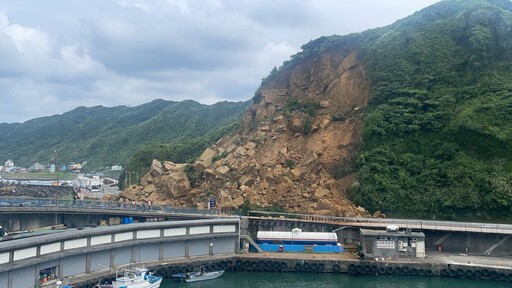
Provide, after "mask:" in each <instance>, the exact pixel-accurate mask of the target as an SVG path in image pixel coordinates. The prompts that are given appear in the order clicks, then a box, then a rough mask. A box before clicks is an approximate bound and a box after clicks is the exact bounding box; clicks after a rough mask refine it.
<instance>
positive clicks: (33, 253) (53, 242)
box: [0, 218, 240, 288]
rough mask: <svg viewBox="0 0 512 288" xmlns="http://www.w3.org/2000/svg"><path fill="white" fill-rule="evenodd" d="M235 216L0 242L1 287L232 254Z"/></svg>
mask: <svg viewBox="0 0 512 288" xmlns="http://www.w3.org/2000/svg"><path fill="white" fill-rule="evenodd" d="M239 241H240V234H239V219H238V218H230V219H229V218H225V219H202V220H185V221H164V222H155V223H139V224H130V225H117V226H109V227H97V228H85V229H83V230H77V229H66V230H65V231H63V232H59V233H54V234H47V235H42V236H37V237H29V238H25V239H17V240H10V241H2V242H0V287H5V288H29V287H54V286H51V285H52V283H55V282H56V281H57V279H61V280H62V279H63V280H64V282H65V283H73V278H74V277H78V276H81V277H84V275H85V276H87V275H91V276H90V277H92V275H94V274H95V273H99V272H102V271H107V272H112V271H113V270H114V269H115V268H117V267H122V266H127V265H130V264H131V263H133V262H137V263H146V262H158V263H165V261H170V260H172V259H183V258H190V257H197V256H212V257H213V255H234V254H235V253H236V252H237V251H238V247H239Z"/></svg>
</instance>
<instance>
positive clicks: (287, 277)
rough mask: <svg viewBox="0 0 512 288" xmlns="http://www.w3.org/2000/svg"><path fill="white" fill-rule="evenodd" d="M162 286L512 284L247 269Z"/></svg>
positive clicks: (476, 287) (455, 287)
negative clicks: (251, 270) (250, 271)
mask: <svg viewBox="0 0 512 288" xmlns="http://www.w3.org/2000/svg"><path fill="white" fill-rule="evenodd" d="M160 287H161V288H171V287H189V288H195V287H203V288H207V287H216V288H220V287H223V288H231V287H233V288H235V287H236V288H240V287H243V288H246V287H261V288H270V287H278V288H319V287H322V288H331V287H332V288H334V287H336V288H340V287H347V288H348V287H350V288H370V287H372V288H410V287H419V288H429V287H432V288H434V287H435V288H491V287H492V288H501V287H512V286H511V285H510V283H505V282H495V281H486V280H466V279H450V278H440V277H411V276H368V275H366V276H353V275H347V274H328V273H324V274H307V273H248V272H226V273H225V274H224V275H223V276H222V277H221V278H218V279H214V280H209V281H204V282H198V283H190V284H189V283H183V282H180V281H179V280H164V282H163V283H162V285H161V286H160Z"/></svg>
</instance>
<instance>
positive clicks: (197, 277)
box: [173, 268, 224, 283]
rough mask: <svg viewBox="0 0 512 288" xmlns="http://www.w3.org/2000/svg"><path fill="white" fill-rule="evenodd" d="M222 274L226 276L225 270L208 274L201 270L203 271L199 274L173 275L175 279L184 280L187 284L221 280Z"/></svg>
mask: <svg viewBox="0 0 512 288" xmlns="http://www.w3.org/2000/svg"><path fill="white" fill-rule="evenodd" d="M222 274H224V270H217V271H209V272H206V271H204V270H203V269H202V268H201V271H199V272H189V273H179V274H175V275H173V277H175V278H182V279H184V280H185V282H187V283H192V282H199V281H206V280H211V279H215V278H219V277H220V276H222Z"/></svg>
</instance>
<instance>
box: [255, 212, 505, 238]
mask: <svg viewBox="0 0 512 288" xmlns="http://www.w3.org/2000/svg"><path fill="white" fill-rule="evenodd" d="M248 215H249V216H250V217H251V216H252V217H260V218H265V217H267V218H272V219H276V220H289V221H304V222H324V223H331V224H337V225H345V226H355V227H369V228H386V226H387V225H397V226H398V227H400V228H403V229H406V228H410V229H415V230H438V231H456V232H476V233H496V234H512V225H510V224H497V223H475V222H454V221H433V220H415V219H388V218H355V217H333V216H323V215H309V214H294V213H282V212H264V211H249V213H248Z"/></svg>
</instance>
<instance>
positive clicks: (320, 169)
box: [121, 51, 369, 216]
mask: <svg viewBox="0 0 512 288" xmlns="http://www.w3.org/2000/svg"><path fill="white" fill-rule="evenodd" d="M368 86H369V85H368V80H367V78H366V74H365V70H364V67H363V66H362V65H361V63H360V62H359V60H358V57H357V53H356V52H351V53H349V54H346V53H345V54H344V53H342V52H336V51H330V52H326V53H323V54H320V56H317V57H315V58H313V59H309V60H308V61H303V62H302V63H300V64H298V65H296V66H295V67H293V68H290V69H287V70H285V71H281V72H279V73H278V74H277V75H274V76H273V78H272V79H271V80H268V81H265V83H264V84H263V85H262V87H261V88H260V89H259V96H260V97H259V100H258V101H257V103H255V104H254V105H253V106H252V107H250V108H249V109H248V110H247V112H246V113H245V115H244V117H243V119H242V125H241V128H240V130H239V131H238V133H237V134H236V135H234V136H231V137H224V138H223V139H221V140H219V141H218V142H217V143H216V144H215V145H213V146H212V147H210V148H208V149H207V150H206V151H204V153H203V154H202V155H201V157H200V158H199V159H198V160H197V161H196V162H195V163H194V165H193V166H194V168H195V171H196V172H195V175H196V176H198V179H199V181H197V180H196V181H195V183H190V179H189V178H187V174H186V173H185V172H184V169H185V166H184V165H180V164H174V163H171V162H165V163H163V164H161V163H158V162H157V161H154V163H153V168H152V170H151V171H150V172H149V173H148V174H147V175H146V176H144V178H143V179H142V184H143V186H132V187H130V188H128V189H127V190H126V191H124V192H123V193H122V194H121V198H129V199H133V198H139V199H140V198H142V199H150V200H152V201H153V202H156V203H159V202H165V203H168V204H171V205H179V206H197V207H199V208H204V207H205V206H206V203H207V199H208V198H209V197H210V196H212V195H215V196H216V199H217V204H218V205H219V206H220V207H221V208H223V209H237V208H239V207H240V206H241V205H242V204H243V203H245V202H248V203H251V204H258V205H261V206H269V205H278V206H280V207H282V208H284V209H286V210H287V211H290V212H298V213H317V214H325V215H336V216H363V215H366V211H365V210H364V209H362V208H360V207H356V206H355V205H353V204H352V203H351V202H350V201H348V200H347V199H346V198H345V195H346V191H347V188H348V187H349V186H350V184H351V183H352V179H353V177H354V175H353V174H350V170H349V169H347V167H350V166H351V165H353V159H354V157H353V156H354V155H355V153H356V152H357V149H358V145H359V142H360V138H361V132H362V121H361V117H360V112H361V111H362V110H363V109H364V107H366V105H367V102H368V94H369V87H368ZM292 100H293V101H292ZM189 169H190V168H189ZM190 170H192V169H190ZM189 172H190V171H189ZM192 174H194V173H192ZM192 174H191V173H189V174H188V176H191V175H192ZM333 175H337V176H338V177H336V179H335V177H333ZM194 185H195V186H196V187H192V186H194Z"/></svg>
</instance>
